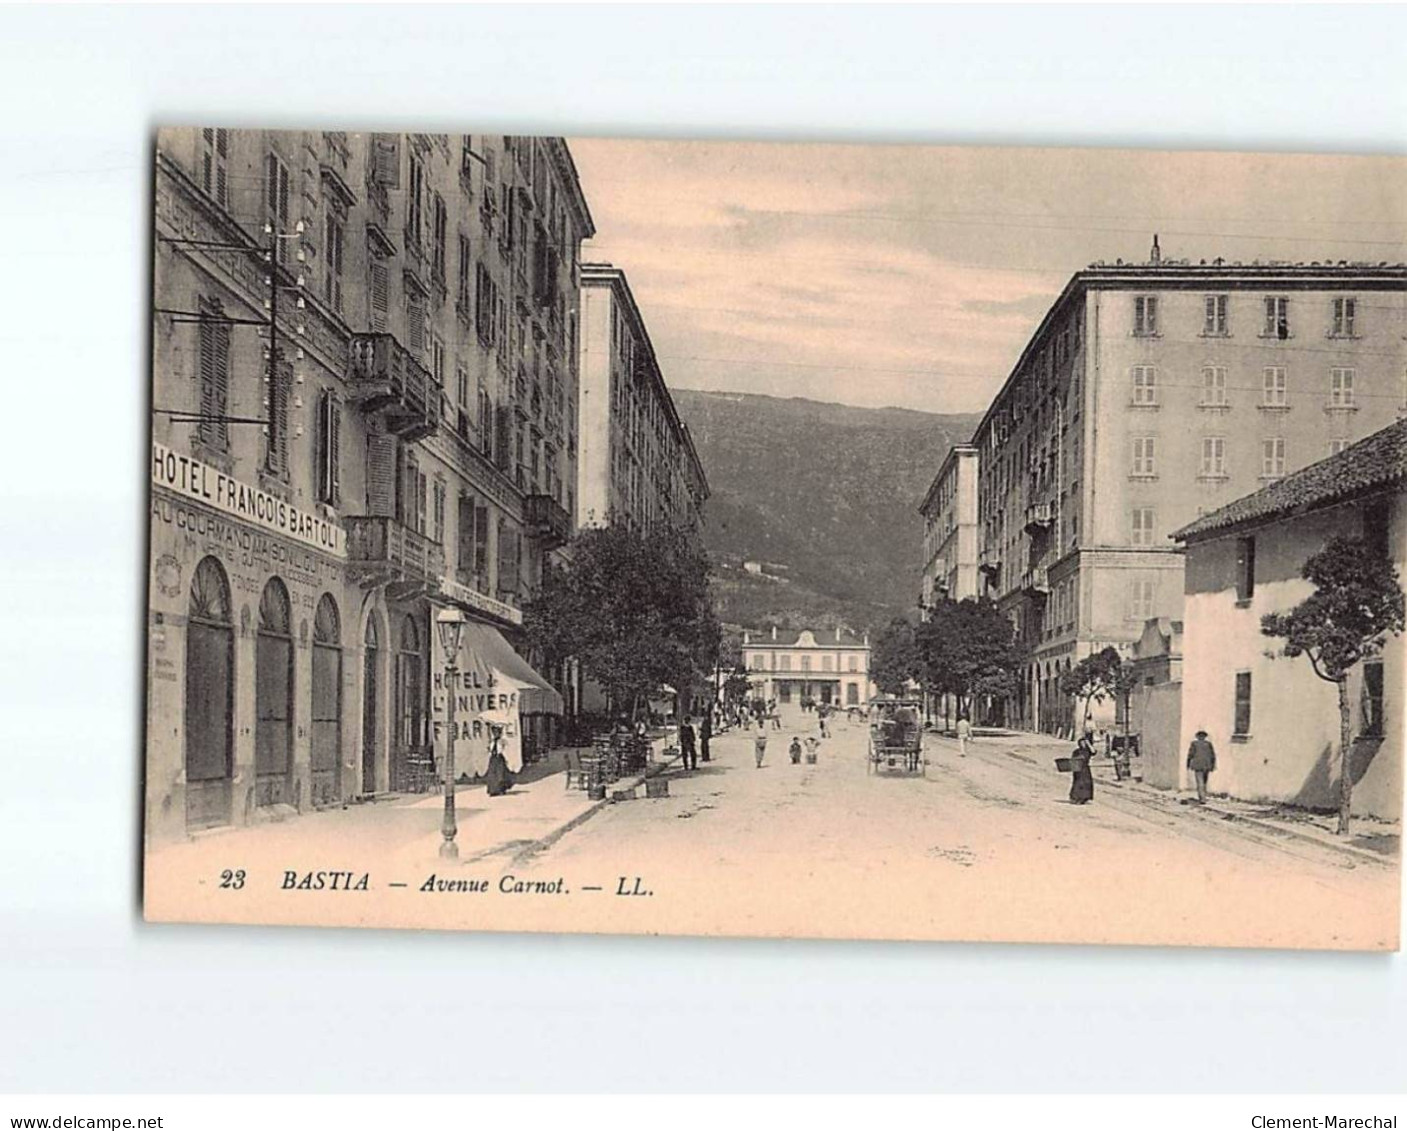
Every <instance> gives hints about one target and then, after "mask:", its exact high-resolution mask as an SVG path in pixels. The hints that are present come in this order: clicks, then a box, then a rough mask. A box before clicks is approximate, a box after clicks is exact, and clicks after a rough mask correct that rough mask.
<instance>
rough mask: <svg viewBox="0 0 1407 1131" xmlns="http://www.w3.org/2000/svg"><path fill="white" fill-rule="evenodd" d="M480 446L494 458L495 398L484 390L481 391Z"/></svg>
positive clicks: (488, 455) (486, 453)
mask: <svg viewBox="0 0 1407 1131" xmlns="http://www.w3.org/2000/svg"><path fill="white" fill-rule="evenodd" d="M479 446H480V447H481V448H482V449H483V452H484V455H485V456H487V457H489V458H490V459H492V458H493V398H492V397H490V396H489V395H488V392H487V391H486V390H484V389H480V390H479Z"/></svg>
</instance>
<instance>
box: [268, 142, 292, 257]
mask: <svg viewBox="0 0 1407 1131" xmlns="http://www.w3.org/2000/svg"><path fill="white" fill-rule="evenodd" d="M264 207H265V215H266V216H267V218H268V222H269V225H270V226H271V227H272V228H273V232H272V233H271V235H272V237H273V246H274V259H275V260H276V261H277V262H279V263H282V262H283V261H284V258H285V257H286V254H287V253H286V250H285V246H284V245H285V244H287V243H288V241H287V240H285V239H280V238H279V237H281V236H285V235H287V234H288V166H287V165H285V164H284V163H283V162H282V161H280V160H279V157H278V154H276V153H270V154H269V158H268V161H267V162H266V164H265V169H264Z"/></svg>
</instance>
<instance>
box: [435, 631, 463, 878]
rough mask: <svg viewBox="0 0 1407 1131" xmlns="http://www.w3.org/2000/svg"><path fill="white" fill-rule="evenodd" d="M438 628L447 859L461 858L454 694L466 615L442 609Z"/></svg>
mask: <svg viewBox="0 0 1407 1131" xmlns="http://www.w3.org/2000/svg"><path fill="white" fill-rule="evenodd" d="M435 627H436V628H437V629H439V632H440V647H441V648H443V649H444V653H445V700H446V708H445V727H446V730H447V733H446V736H445V819H444V823H443V824H442V825H441V826H440V833H441V835H442V836H443V837H444V838H445V839H444V843H443V844H441V845H440V856H441V857H442V858H443V859H445V860H458V859H459V846H458V845H457V844H455V843H454V838H455V834H456V833H458V832H459V827H458V826H457V825H456V824H455V821H454V694H455V690H456V687H455V683H456V680H455V677H456V676H457V675H458V674H459V638H460V636H461V635H462V634H463V632H464V614H463V613H462V612H461V611H460V610H459V609H456V608H446V609H441V610H440V611H439V612H438V613H437V614H436V615H435Z"/></svg>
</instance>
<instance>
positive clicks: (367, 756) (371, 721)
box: [362, 613, 382, 793]
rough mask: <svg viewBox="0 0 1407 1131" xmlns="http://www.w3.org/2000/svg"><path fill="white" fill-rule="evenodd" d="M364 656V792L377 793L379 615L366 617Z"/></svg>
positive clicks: (379, 669) (378, 753)
mask: <svg viewBox="0 0 1407 1131" xmlns="http://www.w3.org/2000/svg"><path fill="white" fill-rule="evenodd" d="M363 641H364V643H365V645H366V649H365V651H364V653H363V655H362V792H363V793H375V792H376V770H377V766H378V764H379V758H380V749H381V706H380V700H381V682H382V681H381V660H380V655H379V652H380V648H381V633H380V631H379V630H378V629H377V627H376V615H375V614H374V613H373V614H372V615H371V616H369V617H367V618H366V632H365V634H364V635H363Z"/></svg>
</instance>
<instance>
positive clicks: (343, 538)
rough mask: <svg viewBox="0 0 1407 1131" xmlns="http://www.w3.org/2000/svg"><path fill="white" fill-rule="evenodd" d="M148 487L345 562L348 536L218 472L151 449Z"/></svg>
mask: <svg viewBox="0 0 1407 1131" xmlns="http://www.w3.org/2000/svg"><path fill="white" fill-rule="evenodd" d="M151 448H152V460H151V481H152V484H153V485H154V486H157V487H164V488H165V489H166V490H168V491H174V492H175V493H176V494H178V495H181V496H183V497H185V498H187V499H193V500H195V501H196V502H198V503H203V504H204V505H205V506H207V507H212V508H214V509H215V510H218V511H221V512H223V513H225V514H228V515H233V516H234V517H236V518H240V519H243V520H244V521H245V522H248V523H252V524H254V525H255V526H262V527H264V528H265V529H266V530H271V531H273V532H274V533H275V534H282V535H283V536H284V537H286V538H291V539H293V540H294V541H295V542H299V543H301V544H303V545H305V546H310V547H312V548H313V549H315V550H321V551H322V552H323V553H325V554H332V555H334V556H335V557H339V558H345V557H346V556H347V534H346V531H345V530H343V529H342V527H340V526H338V525H337V524H336V523H335V522H331V521H329V520H328V519H326V518H323V517H322V516H321V515H318V514H314V513H312V512H311V511H308V510H304V509H303V508H301V507H296V506H294V505H293V504H292V503H289V502H286V501H285V500H283V499H280V498H279V497H278V496H277V495H271V494H269V493H268V492H267V491H261V490H260V489H259V488H258V487H251V486H250V485H249V484H248V483H242V482H241V481H240V480H238V479H236V478H234V477H233V476H231V475H226V474H225V473H224V472H223V471H221V470H220V469H219V468H216V467H211V466H210V465H209V464H208V463H202V462H201V461H200V460H198V459H194V458H192V457H191V456H187V455H182V454H181V453H179V452H173V451H172V450H171V449H170V448H168V447H166V446H165V445H163V444H158V443H153V444H152V446H151Z"/></svg>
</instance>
